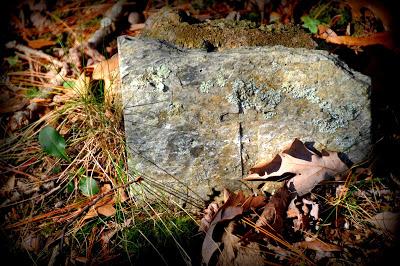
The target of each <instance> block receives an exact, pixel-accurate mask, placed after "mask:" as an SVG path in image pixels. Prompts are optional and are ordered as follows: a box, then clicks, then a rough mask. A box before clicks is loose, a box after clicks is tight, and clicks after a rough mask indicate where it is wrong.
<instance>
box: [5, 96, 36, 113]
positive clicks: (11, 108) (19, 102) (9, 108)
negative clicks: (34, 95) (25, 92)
mask: <svg viewBox="0 0 400 266" xmlns="http://www.w3.org/2000/svg"><path fill="white" fill-rule="evenodd" d="M28 103H29V100H28V99H26V98H24V97H15V98H11V99H7V101H6V102H2V101H0V114H4V113H14V112H16V111H19V110H21V109H22V108H24V106H25V105H27V104H28Z"/></svg>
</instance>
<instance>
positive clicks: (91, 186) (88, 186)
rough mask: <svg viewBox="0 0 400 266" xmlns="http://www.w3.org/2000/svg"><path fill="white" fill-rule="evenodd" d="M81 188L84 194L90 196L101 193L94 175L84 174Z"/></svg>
mask: <svg viewBox="0 0 400 266" xmlns="http://www.w3.org/2000/svg"><path fill="white" fill-rule="evenodd" d="M79 190H80V191H81V192H82V194H83V195H85V196H87V197H90V196H93V195H96V194H97V193H99V190H100V189H99V186H98V185H97V182H96V180H94V178H92V177H88V176H84V177H82V178H81V180H80V181H79Z"/></svg>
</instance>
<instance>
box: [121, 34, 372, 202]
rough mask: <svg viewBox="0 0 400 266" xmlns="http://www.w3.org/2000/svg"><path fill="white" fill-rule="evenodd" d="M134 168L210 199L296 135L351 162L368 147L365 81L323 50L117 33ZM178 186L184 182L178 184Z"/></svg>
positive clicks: (233, 185)
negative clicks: (211, 47)
mask: <svg viewBox="0 0 400 266" xmlns="http://www.w3.org/2000/svg"><path fill="white" fill-rule="evenodd" d="M118 49H119V57H120V74H121V79H122V95H123V99H124V106H125V111H124V116H125V129H126V136H127V143H128V146H129V148H130V152H131V158H130V161H129V167H130V169H131V171H138V172H140V173H143V174H144V175H145V176H148V177H152V178H155V179H157V180H159V181H162V182H163V183H164V184H165V186H166V187H170V188H177V189H179V187H180V186H182V188H183V187H185V186H188V188H190V189H192V190H193V191H195V192H196V193H197V194H198V195H200V197H202V198H204V199H206V197H207V194H210V192H211V191H212V188H216V189H217V190H221V189H222V188H223V187H228V188H231V189H236V188H239V187H240V186H241V185H242V183H241V182H240V179H241V178H242V177H243V176H244V175H246V174H247V172H248V169H249V168H250V167H252V166H253V165H254V164H255V163H257V162H260V161H263V160H268V159H272V158H273V157H274V155H275V154H276V153H278V152H280V151H281V150H282V149H283V148H285V147H286V146H287V145H288V144H289V143H290V142H291V141H293V139H294V138H299V139H300V140H302V141H310V142H315V147H316V148H317V149H321V148H326V149H329V150H332V151H341V152H345V153H347V155H348V156H349V157H350V159H352V160H353V161H355V162H357V161H359V160H362V159H363V158H365V156H366V155H367V154H368V151H369V150H370V147H371V136H370V128H371V114H370V100H369V95H370V79H369V78H368V77H367V76H364V75H362V74H360V73H358V72H355V71H353V70H351V69H350V68H349V67H347V66H346V65H345V64H344V63H342V62H341V61H340V60H339V59H338V58H337V57H336V56H333V55H330V54H329V53H328V52H326V51H318V50H307V49H300V48H299V49H294V48H286V47H282V46H274V47H252V48H236V49H231V50H224V51H222V52H211V53H207V52H206V51H204V50H197V49H194V50H186V49H181V48H177V47H175V46H173V45H170V44H168V43H165V42H160V41H157V40H150V39H144V38H130V37H126V36H122V37H119V38H118ZM182 184H184V185H182Z"/></svg>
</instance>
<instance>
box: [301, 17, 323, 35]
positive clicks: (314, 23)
mask: <svg viewBox="0 0 400 266" xmlns="http://www.w3.org/2000/svg"><path fill="white" fill-rule="evenodd" d="M300 19H301V21H302V22H303V27H304V28H306V29H308V30H309V31H310V32H311V33H314V34H315V33H317V32H318V25H319V24H321V22H320V21H319V20H318V19H316V18H312V17H310V16H302V17H301V18H300Z"/></svg>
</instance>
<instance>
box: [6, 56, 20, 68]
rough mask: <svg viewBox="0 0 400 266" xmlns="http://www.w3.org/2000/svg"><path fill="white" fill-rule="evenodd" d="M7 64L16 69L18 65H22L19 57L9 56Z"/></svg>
mask: <svg viewBox="0 0 400 266" xmlns="http://www.w3.org/2000/svg"><path fill="white" fill-rule="evenodd" d="M6 60H7V63H8V64H9V65H10V66H11V67H15V66H16V65H17V64H19V63H20V61H19V58H18V55H15V56H9V57H7V58H6Z"/></svg>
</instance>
